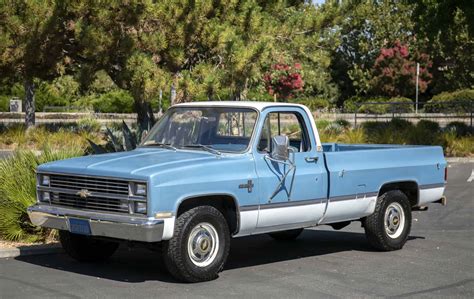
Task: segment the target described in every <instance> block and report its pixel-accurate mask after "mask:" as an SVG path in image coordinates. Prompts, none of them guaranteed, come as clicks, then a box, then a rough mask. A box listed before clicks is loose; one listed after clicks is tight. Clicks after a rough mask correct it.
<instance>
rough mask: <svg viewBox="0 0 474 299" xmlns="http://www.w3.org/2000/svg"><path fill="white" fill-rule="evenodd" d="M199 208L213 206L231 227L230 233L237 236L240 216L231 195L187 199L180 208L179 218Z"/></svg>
mask: <svg viewBox="0 0 474 299" xmlns="http://www.w3.org/2000/svg"><path fill="white" fill-rule="evenodd" d="M198 206H212V207H214V208H216V209H217V210H219V211H220V212H221V213H222V215H223V216H224V218H225V219H226V221H227V224H228V225H229V231H230V232H231V233H232V234H236V233H237V232H238V229H239V216H238V214H237V203H236V201H235V199H234V198H233V197H232V196H230V195H207V196H198V197H192V198H187V199H185V200H184V201H183V202H181V204H180V205H179V208H178V214H177V216H178V217H179V215H181V214H183V213H184V212H186V211H188V210H190V209H192V208H195V207H198Z"/></svg>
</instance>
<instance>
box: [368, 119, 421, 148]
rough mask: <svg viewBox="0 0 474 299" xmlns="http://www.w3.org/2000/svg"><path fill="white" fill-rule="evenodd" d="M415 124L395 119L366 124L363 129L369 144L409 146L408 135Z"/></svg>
mask: <svg viewBox="0 0 474 299" xmlns="http://www.w3.org/2000/svg"><path fill="white" fill-rule="evenodd" d="M413 127H414V126H413V124H412V123H411V122H409V121H406V120H404V119H398V118H394V119H392V120H391V121H389V122H365V123H363V124H362V128H363V130H364V131H365V134H366V136H367V141H368V142H369V143H375V144H407V143H409V142H408V140H407V136H408V133H409V132H410V131H411V130H413Z"/></svg>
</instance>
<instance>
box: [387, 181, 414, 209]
mask: <svg viewBox="0 0 474 299" xmlns="http://www.w3.org/2000/svg"><path fill="white" fill-rule="evenodd" d="M392 190H400V191H402V192H403V193H404V194H405V195H406V197H407V198H408V200H409V201H410V205H411V206H412V207H414V206H416V205H417V204H418V196H419V194H418V184H417V183H416V182H411V181H408V182H394V183H388V184H385V185H383V186H382V188H380V191H379V196H380V195H382V194H384V193H385V192H388V191H392Z"/></svg>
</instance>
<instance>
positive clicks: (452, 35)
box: [407, 0, 474, 94]
mask: <svg viewBox="0 0 474 299" xmlns="http://www.w3.org/2000/svg"><path fill="white" fill-rule="evenodd" d="M407 2H408V3H410V4H412V6H413V17H414V20H415V28H414V31H415V32H416V36H417V38H418V39H419V40H421V41H423V48H422V50H423V51H424V52H426V53H430V56H431V57H432V60H433V83H432V84H431V86H432V87H431V88H430V89H431V90H430V92H431V94H438V93H440V92H442V91H453V90H458V89H463V88H472V86H473V84H474V83H473V82H474V72H473V69H474V55H472V53H474V39H473V34H474V22H473V19H474V8H473V5H472V1H468V0H437V1H433V0H421V1H420V0H416V1H415V0H407Z"/></svg>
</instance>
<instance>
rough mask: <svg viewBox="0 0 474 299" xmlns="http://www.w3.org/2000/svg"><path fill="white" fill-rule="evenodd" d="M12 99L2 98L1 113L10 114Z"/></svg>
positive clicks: (0, 99) (0, 97)
mask: <svg viewBox="0 0 474 299" xmlns="http://www.w3.org/2000/svg"><path fill="white" fill-rule="evenodd" d="M10 98H11V97H9V96H0V111H1V112H8V111H10Z"/></svg>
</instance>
